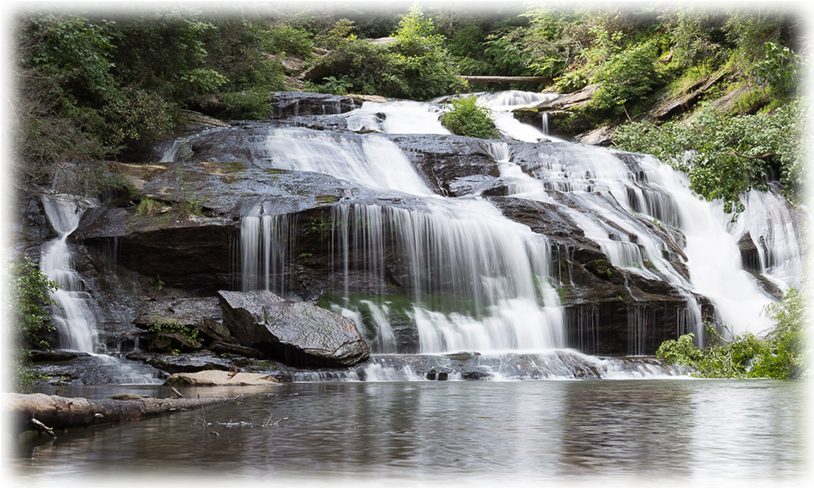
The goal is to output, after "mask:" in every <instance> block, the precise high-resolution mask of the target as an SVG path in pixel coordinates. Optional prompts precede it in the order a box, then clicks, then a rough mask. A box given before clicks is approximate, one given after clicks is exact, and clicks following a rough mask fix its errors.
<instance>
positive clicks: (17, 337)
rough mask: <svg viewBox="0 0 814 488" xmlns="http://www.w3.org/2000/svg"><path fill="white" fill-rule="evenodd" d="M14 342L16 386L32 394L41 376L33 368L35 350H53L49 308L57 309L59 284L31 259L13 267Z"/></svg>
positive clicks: (10, 307) (11, 300)
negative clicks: (30, 390) (31, 360)
mask: <svg viewBox="0 0 814 488" xmlns="http://www.w3.org/2000/svg"><path fill="white" fill-rule="evenodd" d="M10 281H11V296H10V302H11V303H10V306H9V310H11V312H12V321H11V324H12V327H13V329H12V339H13V341H14V343H15V346H16V350H15V351H14V354H13V358H12V366H13V368H14V370H15V371H14V383H15V388H16V390H17V391H28V390H29V389H30V388H31V386H32V385H33V384H34V382H35V381H36V380H38V379H40V378H41V377H40V376H39V375H36V374H34V372H33V370H32V369H31V367H30V357H31V350H32V349H45V350H49V349H50V348H51V346H50V344H49V343H48V340H47V336H48V334H50V333H51V332H52V331H53V330H54V329H53V326H51V325H50V320H51V315H50V312H49V311H48V307H49V306H56V305H57V304H56V302H55V301H54V299H53V298H52V297H51V293H52V292H54V291H56V289H57V284H56V283H55V282H54V281H52V280H51V279H50V278H49V277H48V276H46V275H45V274H43V273H42V271H40V269H39V267H38V266H37V265H36V264H35V263H34V262H32V261H31V260H30V259H28V258H27V257H26V258H25V259H23V260H22V261H20V262H18V263H14V264H12V265H11V280H10Z"/></svg>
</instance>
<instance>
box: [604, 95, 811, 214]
mask: <svg viewBox="0 0 814 488" xmlns="http://www.w3.org/2000/svg"><path fill="white" fill-rule="evenodd" d="M804 120H805V117H804V105H803V102H802V101H797V102H795V103H792V104H789V105H787V106H784V107H781V108H780V109H777V110H775V111H774V112H772V113H769V114H755V115H741V116H735V117H726V116H724V114H721V113H720V112H718V111H716V110H714V109H711V108H704V109H702V110H700V111H698V112H697V114H696V117H695V119H694V120H693V122H692V125H685V124H684V123H682V122H667V123H664V124H662V125H661V126H656V125H654V124H651V123H642V122H636V123H629V124H626V125H624V126H622V127H620V128H619V129H617V130H616V132H615V133H614V144H615V145H616V146H617V147H619V148H621V149H623V150H627V151H635V152H641V153H646V154H652V155H654V156H656V157H657V158H659V159H661V160H662V161H664V162H666V163H668V164H671V165H672V166H673V167H675V168H676V169H678V170H679V171H684V172H686V173H687V175H688V176H689V179H690V188H691V189H692V190H693V191H695V192H696V193H697V194H699V195H700V196H702V197H703V198H706V199H707V200H715V199H721V200H722V201H723V202H724V206H725V210H726V211H727V212H733V213H738V212H740V211H742V210H743V203H741V201H740V196H741V194H742V193H743V192H746V191H749V190H750V189H752V188H763V187H764V186H765V181H766V177H767V174H769V173H770V172H771V171H772V169H773V168H777V169H779V173H780V181H781V182H783V183H784V184H786V185H787V188H788V190H789V191H791V192H793V191H794V189H795V188H796V187H798V186H800V185H802V184H803V182H804V181H805V178H806V176H805V156H804V151H803V148H804V146H805V145H804V144H803V136H802V135H803V134H804V133H805V129H804Z"/></svg>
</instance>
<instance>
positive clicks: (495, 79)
mask: <svg viewBox="0 0 814 488" xmlns="http://www.w3.org/2000/svg"><path fill="white" fill-rule="evenodd" d="M460 78H461V79H463V80H465V81H472V82H478V83H549V82H551V78H548V77H546V76H461V77H460Z"/></svg>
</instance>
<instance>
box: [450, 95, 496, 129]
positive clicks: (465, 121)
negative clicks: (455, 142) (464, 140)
mask: <svg viewBox="0 0 814 488" xmlns="http://www.w3.org/2000/svg"><path fill="white" fill-rule="evenodd" d="M449 103H450V105H452V109H451V110H449V111H448V112H446V113H445V114H444V115H442V116H441V123H442V124H444V126H445V127H446V128H447V129H449V130H450V132H452V133H453V134H457V135H461V136H467V137H478V138H480V139H494V138H498V137H500V132H499V131H498V130H497V128H496V127H495V123H494V122H493V121H492V116H491V114H492V112H491V110H489V108H488V107H482V106H480V105H478V104H477V99H476V98H475V97H463V98H454V99H452V100H450V102H449Z"/></svg>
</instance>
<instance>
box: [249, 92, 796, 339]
mask: <svg viewBox="0 0 814 488" xmlns="http://www.w3.org/2000/svg"><path fill="white" fill-rule="evenodd" d="M532 95H533V96H532ZM541 97H542V98H541ZM548 97H550V96H549V95H544V96H543V95H539V94H531V95H527V94H524V93H523V92H509V93H508V94H504V95H500V96H484V97H482V99H481V100H480V101H479V103H481V104H483V105H485V106H489V107H490V108H492V109H493V110H494V111H495V115H496V119H497V122H498V123H497V125H498V128H499V129H500V130H501V132H502V133H503V134H504V136H506V137H507V138H509V139H514V140H519V141H524V142H532V143H537V142H540V141H548V142H547V144H548V145H547V146H546V151H540V152H539V154H538V158H537V160H536V161H531V162H530V161H528V160H526V161H524V162H523V165H522V166H521V165H520V164H516V163H515V162H513V161H512V154H511V151H510V148H509V145H508V144H506V143H500V142H498V143H487V144H486V147H485V149H486V150H487V151H488V152H489V153H490V154H491V155H492V157H493V159H494V160H495V161H496V163H497V166H498V169H499V172H500V179H501V180H502V181H503V183H504V184H505V187H506V189H507V190H506V191H507V194H508V195H509V196H512V197H515V198H521V199H527V200H532V201H535V202H543V203H545V204H549V205H555V206H556V207H557V209H558V211H559V212H561V214H562V215H564V216H566V217H567V218H569V219H570V220H571V221H572V222H573V224H574V225H575V226H576V227H577V228H579V229H580V230H581V231H582V232H584V236H585V237H586V238H587V239H590V240H591V241H593V242H595V243H596V244H597V245H598V246H599V248H600V249H601V251H602V252H603V253H604V254H605V255H607V257H608V260H609V261H610V263H611V264H612V265H613V266H615V267H618V268H623V269H624V270H626V271H627V272H630V273H632V274H635V275H638V276H641V277H643V278H645V279H649V280H657V281H660V282H666V283H668V284H669V285H670V286H672V287H673V288H674V289H675V290H676V292H677V293H678V294H679V295H680V296H681V297H683V308H682V309H680V310H678V312H677V313H676V315H675V317H676V318H675V320H676V321H677V323H676V324H675V329H676V332H677V333H684V332H690V331H691V332H695V333H696V336H697V337H702V335H703V334H702V331H703V325H704V323H703V319H702V313H701V305H700V304H699V297H701V296H703V297H706V298H707V299H709V300H710V301H711V302H712V303H713V304H714V308H715V311H716V313H717V315H718V317H719V319H721V320H722V321H723V322H724V323H725V324H726V325H727V326H729V327H730V330H731V331H732V332H734V333H741V332H745V331H751V332H756V333H758V332H761V331H762V330H764V329H765V328H766V327H767V325H768V320H767V318H766V316H765V313H763V308H764V307H765V305H766V304H768V303H770V302H771V299H770V298H769V297H768V296H767V295H766V294H765V293H764V292H762V291H761V289H760V287H759V286H758V285H757V283H756V280H755V279H754V278H753V277H752V276H751V275H750V274H749V273H748V272H746V271H744V269H743V266H742V263H741V262H740V253H739V250H738V247H737V242H738V240H739V239H741V238H743V236H744V235H747V234H749V235H750V236H752V237H753V238H754V239H756V240H757V239H762V240H759V242H756V245H757V248H758V252H759V258H760V264H759V266H760V270H759V271H760V272H761V273H764V274H765V275H766V276H767V277H769V278H770V279H772V280H773V281H776V282H777V286H778V287H779V288H781V289H783V288H785V287H786V286H789V285H792V284H795V283H796V282H798V281H799V277H800V274H801V271H800V269H801V266H800V264H799V263H800V261H801V259H800V249H799V248H798V247H797V244H796V238H795V235H794V228H793V224H792V221H791V218H790V217H789V215H788V212H787V211H786V212H785V213H784V210H783V206H782V205H781V201H780V200H772V198H776V197H772V196H771V194H770V193H768V194H767V193H757V192H753V193H750V194H749V195H748V196H747V199H746V200H747V209H746V211H745V212H743V214H742V215H741V216H740V218H739V219H738V220H737V221H736V223H734V224H732V223H730V222H729V220H728V219H729V218H730V217H729V216H727V215H725V214H724V213H723V211H722V209H721V208H719V206H716V205H715V204H709V203H707V202H703V201H701V200H699V199H698V198H697V197H696V196H694V195H693V194H692V193H691V192H690V190H689V189H688V185H687V182H686V180H685V179H684V178H683V177H682V175H680V174H679V173H677V172H675V171H674V170H672V169H671V168H669V167H668V166H666V165H663V164H661V163H660V162H658V161H656V160H655V159H653V158H649V157H640V158H635V161H632V160H630V158H625V157H623V155H622V154H621V153H618V152H614V151H610V150H607V149H602V148H595V147H588V146H580V145H574V144H570V143H565V142H564V141H559V140H557V139H555V138H551V137H550V136H547V135H546V134H544V133H543V132H542V131H541V130H540V129H538V128H535V127H531V126H529V125H525V124H520V123H519V122H517V121H516V120H514V118H513V117H512V116H511V114H510V113H509V112H508V109H511V108H515V107H517V106H523V105H529V104H533V103H539V102H540V101H542V100H543V99H547V98H548ZM442 111H443V108H440V107H438V106H436V105H433V104H418V103H415V102H395V103H372V102H366V103H365V104H364V105H363V107H362V108H361V109H358V110H355V111H353V112H350V113H349V114H347V115H346V116H345V117H346V119H347V121H348V127H349V128H350V129H351V130H359V131H364V130H375V131H380V132H387V133H402V134H407V133H436V134H444V133H447V131H446V129H445V128H443V126H442V125H441V124H440V123H439V122H438V116H439V114H440V113H441V112H442ZM266 146H267V148H268V151H269V153H270V161H271V165H272V166H273V167H275V168H281V169H287V170H295V171H314V172H319V173H325V174H329V175H332V176H334V177H336V178H340V179H343V180H346V181H350V182H352V183H354V184H356V185H359V186H360V187H364V188H367V189H369V190H372V191H373V192H374V193H377V194H379V195H381V196H382V197H383V198H386V199H388V200H390V201H400V202H402V203H401V204H393V205H383V204H381V203H380V202H376V203H342V202H340V203H337V204H334V205H333V206H332V214H331V221H330V223H329V224H330V225H329V226H327V227H326V229H324V231H325V232H328V233H330V242H331V256H332V258H331V267H332V269H331V270H330V271H329V272H330V273H332V274H333V275H337V276H339V275H341V276H344V280H345V285H344V290H343V292H344V297H345V302H344V303H339V304H334V306H335V307H336V309H337V310H338V311H340V312H342V313H343V314H345V315H347V316H350V317H352V318H354V319H355V320H356V321H357V323H360V325H361V322H362V320H361V315H360V313H361V312H360V310H359V308H358V305H359V303H362V304H363V305H364V306H365V310H367V313H368V315H369V317H368V320H369V321H372V322H373V323H375V324H376V327H375V329H376V330H375V331H371V334H374V335H375V337H372V338H371V345H372V347H373V350H374V352H377V353H392V352H396V350H395V345H394V341H395V339H394V335H395V334H396V333H395V332H394V331H395V324H394V322H393V317H394V313H395V312H394V310H396V309H397V308H398V307H399V305H398V304H397V303H396V302H395V301H394V300H389V299H388V298H384V299H382V300H379V301H375V302H374V301H372V300H363V301H362V302H356V303H352V300H351V297H350V295H351V292H350V286H349V284H348V280H349V276H350V274H351V273H352V272H355V273H360V274H361V275H362V276H366V277H369V278H370V279H369V282H370V283H371V285H370V286H374V285H375V284H378V285H376V286H378V289H376V293H375V294H378V295H379V296H382V297H386V296H387V291H388V290H387V282H388V280H389V279H391V278H392V277H390V276H387V267H388V266H387V264H386V260H387V256H386V252H387V250H388V249H390V252H392V253H395V254H397V255H398V256H399V257H400V258H401V259H403V261H404V263H403V266H404V267H405V269H407V270H409V272H407V273H406V277H402V278H403V279H406V280H408V281H409V283H406V285H408V286H409V287H410V288H411V290H412V297H411V300H412V302H411V303H412V305H411V306H410V307H409V308H408V309H407V310H406V313H407V315H409V320H410V321H412V322H414V323H415V324H416V326H417V328H418V342H419V344H420V352H422V353H443V352H450V351H459V350H477V351H481V352H483V351H486V352H493V353H496V352H500V351H503V352H505V351H518V350H526V351H542V350H547V349H548V350H550V349H553V348H561V347H564V344H565V340H564V331H563V330H564V313H563V309H562V307H561V304H560V301H559V297H558V293H557V291H556V289H555V287H554V286H553V284H556V283H557V282H558V281H560V280H561V279H562V276H560V275H559V273H561V272H562V271H561V270H552V269H551V259H552V258H551V255H552V248H551V245H550V243H549V242H548V240H547V238H546V237H545V236H544V235H542V234H538V233H535V232H532V231H531V229H529V228H528V227H526V226H524V225H521V224H518V223H516V222H514V221H511V220H509V219H507V218H505V217H504V216H503V215H502V213H501V212H500V211H499V210H498V209H497V208H496V207H495V206H494V205H493V204H492V203H490V202H489V201H488V200H487V199H484V198H482V197H480V196H479V195H477V194H475V195H469V196H466V197H457V198H445V197H441V196H438V195H436V194H435V193H434V192H433V191H432V190H431V189H430V188H429V187H428V186H427V185H426V184H425V183H424V181H423V180H422V178H421V176H419V174H418V173H417V172H416V171H415V169H414V168H413V167H412V166H411V164H410V162H409V160H408V158H407V156H406V155H405V154H404V153H403V152H402V151H401V150H400V149H399V148H398V146H396V145H395V144H394V143H393V142H391V141H390V140H389V139H387V138H385V137H382V136H379V135H375V134H367V135H365V136H358V135H354V134H348V135H337V134H326V133H320V132H317V131H313V130H307V129H274V130H273V131H272V132H271V134H270V135H269V137H268V140H267V141H266ZM559 148H561V151H560V150H559ZM405 202H406V203H405ZM272 204H273V202H272V201H271V200H268V201H263V202H262V203H259V204H258V205H256V206H255V207H254V208H252V209H251V210H250V211H249V212H248V213H247V214H246V215H245V216H244V218H243V222H242V228H241V241H242V244H241V245H242V253H241V254H242V259H243V263H242V272H243V283H242V285H243V288H244V289H247V290H248V289H255V288H267V289H271V290H274V291H276V292H278V293H281V294H285V291H286V290H285V278H284V277H285V275H286V267H287V266H290V265H291V262H293V256H294V255H295V253H296V250H295V247H296V232H294V230H293V229H296V227H297V224H296V222H293V221H292V218H295V217H292V216H291V215H286V214H278V213H276V212H270V209H271V205H272ZM756 236H762V237H760V238H758V237H756ZM565 252H567V251H565ZM678 255H681V259H679V258H677V257H676V256H678ZM676 261H682V262H683V263H684V265H685V266H686V270H687V271H686V272H684V273H682V272H681V271H680V267H676V266H675V265H674V263H675V262H676ZM359 263H362V264H359ZM402 284H405V283H402ZM375 294H374V295H375ZM632 298H633V301H632V303H630V304H629V305H628V314H627V317H628V330H629V334H630V338H629V343H630V346H629V352H630V354H642V353H643V351H644V350H645V349H646V347H645V344H644V342H643V339H642V338H643V337H644V332H645V330H646V329H647V328H648V327H650V325H651V324H652V322H653V321H654V320H657V317H658V315H657V314H655V313H654V311H653V310H652V309H650V308H648V307H647V306H646V304H645V302H642V303H638V302H637V297H636V296H633V297H632ZM602 313H603V312H602V309H601V307H594V308H592V307H590V306H588V307H584V308H580V309H578V310H577V314H578V319H579V320H578V322H579V324H582V325H584V326H585V327H586V330H587V329H591V328H592V327H593V326H594V325H595V324H596V323H597V321H599V320H600V316H601V314H602ZM582 325H580V326H582ZM362 328H363V327H362ZM588 333H592V332H590V331H589V332H588ZM580 337H581V336H580Z"/></svg>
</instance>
